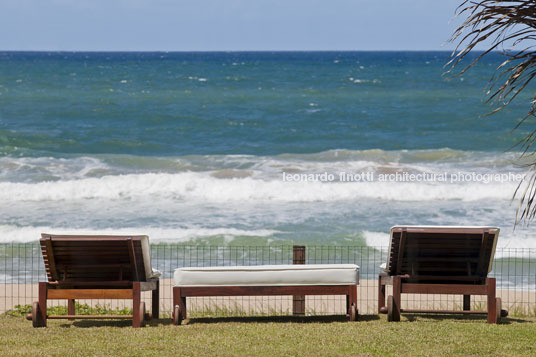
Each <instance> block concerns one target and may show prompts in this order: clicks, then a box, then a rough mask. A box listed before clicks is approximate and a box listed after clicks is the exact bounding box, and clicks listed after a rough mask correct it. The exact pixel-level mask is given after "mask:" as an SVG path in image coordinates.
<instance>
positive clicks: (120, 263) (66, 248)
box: [40, 234, 146, 283]
mask: <svg viewBox="0 0 536 357" xmlns="http://www.w3.org/2000/svg"><path fill="white" fill-rule="evenodd" d="M41 237H42V238H41V239H40V244H41V251H42V253H43V259H44V263H45V270H46V273H47V278H48V281H49V282H56V281H57V282H63V283H69V282H73V283H84V282H85V283H92V282H95V283H99V282H114V281H115V282H120V281H123V282H127V281H130V282H132V281H146V273H145V267H144V254H143V248H142V239H143V238H146V237H145V236H103V235H100V236H89V235H87V236H80V235H77V236H73V235H51V234H42V235H41Z"/></svg>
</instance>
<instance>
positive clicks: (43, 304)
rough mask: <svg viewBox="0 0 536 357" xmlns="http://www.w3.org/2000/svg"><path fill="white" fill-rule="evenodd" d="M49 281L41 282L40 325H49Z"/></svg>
mask: <svg viewBox="0 0 536 357" xmlns="http://www.w3.org/2000/svg"><path fill="white" fill-rule="evenodd" d="M47 296H48V291H47V283H44V282H41V283H39V313H40V314H41V316H39V324H40V327H47Z"/></svg>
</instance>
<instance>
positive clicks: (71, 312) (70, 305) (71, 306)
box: [67, 299, 75, 321]
mask: <svg viewBox="0 0 536 357" xmlns="http://www.w3.org/2000/svg"><path fill="white" fill-rule="evenodd" d="M74 306H75V301H74V299H68V300H67V314H68V315H74V314H75V308H74ZM74 320H75V319H69V321H74Z"/></svg>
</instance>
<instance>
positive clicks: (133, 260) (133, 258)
mask: <svg viewBox="0 0 536 357" xmlns="http://www.w3.org/2000/svg"><path fill="white" fill-rule="evenodd" d="M127 247H128V253H129V255H130V264H132V271H133V272H134V278H135V280H136V281H139V280H140V279H139V276H138V264H137V263H136V252H135V251H134V242H132V239H128V240H127Z"/></svg>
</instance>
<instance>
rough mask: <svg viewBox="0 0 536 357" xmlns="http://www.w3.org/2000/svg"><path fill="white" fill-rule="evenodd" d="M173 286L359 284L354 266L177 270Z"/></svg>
mask: <svg viewBox="0 0 536 357" xmlns="http://www.w3.org/2000/svg"><path fill="white" fill-rule="evenodd" d="M173 283H174V285H175V286H184V287H187V286H292V285H354V284H358V283H359V267H358V266H357V265H355V264H314V265H313V264H311V265H308V264H293V265H256V266H228V267H203V268H179V269H175V274H174V275H173Z"/></svg>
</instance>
